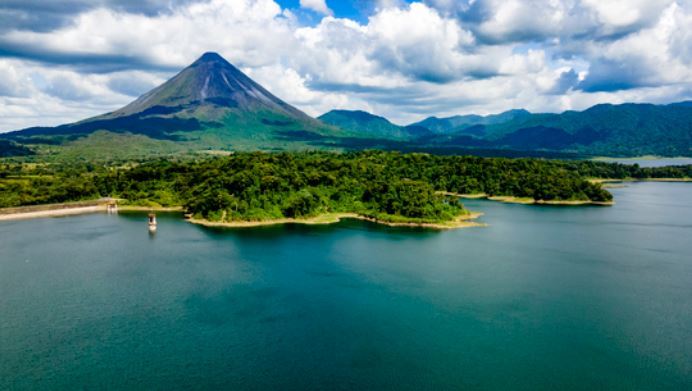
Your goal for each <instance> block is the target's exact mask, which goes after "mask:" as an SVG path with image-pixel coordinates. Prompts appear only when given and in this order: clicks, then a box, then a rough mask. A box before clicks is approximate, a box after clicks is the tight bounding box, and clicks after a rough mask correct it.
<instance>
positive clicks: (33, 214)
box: [0, 205, 107, 221]
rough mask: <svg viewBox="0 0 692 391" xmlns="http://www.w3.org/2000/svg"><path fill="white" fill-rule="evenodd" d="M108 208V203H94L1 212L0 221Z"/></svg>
mask: <svg viewBox="0 0 692 391" xmlns="http://www.w3.org/2000/svg"><path fill="white" fill-rule="evenodd" d="M106 208H107V207H106V205H93V206H77V207H68V208H58V209H45V210H36V211H26V212H14V213H0V221H12V220H27V219H38V218H43V217H62V216H75V215H81V214H90V213H98V212H106Z"/></svg>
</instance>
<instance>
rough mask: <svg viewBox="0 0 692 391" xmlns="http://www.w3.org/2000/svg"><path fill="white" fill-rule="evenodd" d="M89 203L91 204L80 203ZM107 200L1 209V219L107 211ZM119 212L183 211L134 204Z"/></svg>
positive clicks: (24, 218) (175, 208)
mask: <svg viewBox="0 0 692 391" xmlns="http://www.w3.org/2000/svg"><path fill="white" fill-rule="evenodd" d="M80 204H89V205H80ZM107 211H108V201H107V200H96V201H93V202H85V203H75V204H71V203H65V204H53V205H31V206H20V207H15V208H5V209H0V221H11V220H26V219H38V218H45V217H62V216H74V215H80V214H88V213H106V212H107ZM117 211H118V212H182V211H183V207H182V206H175V207H148V206H134V205H118V209H117Z"/></svg>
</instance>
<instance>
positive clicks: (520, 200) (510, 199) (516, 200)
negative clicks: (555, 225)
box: [439, 191, 615, 206]
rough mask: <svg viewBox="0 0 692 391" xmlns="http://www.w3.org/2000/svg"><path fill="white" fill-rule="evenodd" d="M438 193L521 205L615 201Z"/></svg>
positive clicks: (581, 204)
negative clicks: (536, 198)
mask: <svg viewBox="0 0 692 391" xmlns="http://www.w3.org/2000/svg"><path fill="white" fill-rule="evenodd" d="M439 194H443V195H447V196H452V197H459V198H463V199H468V200H478V199H485V200H488V201H496V202H504V203H506V204H521V205H552V206H585V205H595V206H613V205H615V201H591V200H534V199H533V198H529V197H514V196H489V195H487V194H485V193H475V194H460V193H452V192H448V191H445V192H440V193H439Z"/></svg>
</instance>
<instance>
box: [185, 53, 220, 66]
mask: <svg viewBox="0 0 692 391" xmlns="http://www.w3.org/2000/svg"><path fill="white" fill-rule="evenodd" d="M210 62H223V63H228V61H226V59H224V58H223V57H221V55H220V54H219V53H216V52H206V53H204V54H202V57H200V58H198V59H197V61H195V62H194V63H193V64H192V65H195V64H204V63H210Z"/></svg>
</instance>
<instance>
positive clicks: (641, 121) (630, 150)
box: [431, 104, 692, 156]
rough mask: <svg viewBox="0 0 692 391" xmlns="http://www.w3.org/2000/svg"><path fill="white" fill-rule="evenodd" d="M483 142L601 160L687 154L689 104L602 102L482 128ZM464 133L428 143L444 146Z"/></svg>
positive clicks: (691, 131)
mask: <svg viewBox="0 0 692 391" xmlns="http://www.w3.org/2000/svg"><path fill="white" fill-rule="evenodd" d="M476 131H477V132H478V133H482V135H483V136H482V137H480V138H481V139H482V140H484V141H486V142H488V144H489V145H492V146H494V147H499V148H511V149H521V150H553V151H570V152H577V153H583V154H589V155H604V156H636V155H650V154H651V155H663V156H690V155H692V106H690V105H687V104H670V105H652V104H622V105H610V104H601V105H596V106H593V107H591V108H589V109H587V110H584V111H566V112H564V113H561V114H530V115H522V116H519V117H515V118H513V119H510V120H508V121H506V122H498V123H493V124H487V125H483V126H482V130H481V129H478V130H476ZM464 134H467V132H465V131H464V130H457V131H452V132H451V133H450V134H447V135H444V136H442V137H439V138H438V139H436V140H434V141H431V142H432V143H436V144H444V145H447V143H448V141H449V140H450V138H453V137H455V136H460V135H464Z"/></svg>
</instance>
